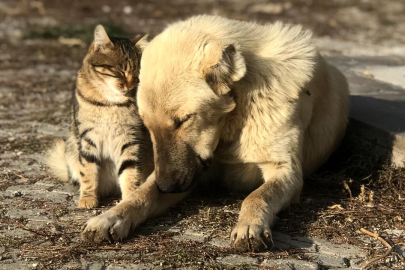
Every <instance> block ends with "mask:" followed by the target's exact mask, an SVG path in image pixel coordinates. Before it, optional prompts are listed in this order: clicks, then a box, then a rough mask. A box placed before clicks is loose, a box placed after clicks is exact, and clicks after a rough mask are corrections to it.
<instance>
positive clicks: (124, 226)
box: [82, 173, 189, 243]
mask: <svg viewBox="0 0 405 270" xmlns="http://www.w3.org/2000/svg"><path fill="white" fill-rule="evenodd" d="M188 194H189V192H185V193H174V194H167V193H160V192H159V191H158V189H157V186H156V183H155V174H154V173H152V174H151V175H150V176H149V177H148V179H147V181H146V182H145V183H144V184H143V185H141V186H140V187H139V188H138V189H137V190H136V191H135V192H133V193H130V194H129V195H128V196H126V197H125V199H123V200H122V201H121V202H120V203H119V204H118V205H116V206H114V207H113V208H111V209H110V210H108V211H107V212H105V213H103V214H101V215H99V216H96V217H93V218H91V219H90V220H89V221H88V222H87V224H86V226H85V229H84V231H83V232H82V239H83V240H85V241H89V242H96V243H99V242H101V241H105V240H106V241H113V240H114V241H118V240H122V239H124V238H126V237H127V236H128V234H129V232H130V229H131V228H135V227H136V226H138V225H139V224H141V223H142V222H144V221H145V220H146V219H147V218H149V217H151V216H155V215H158V214H160V213H162V212H163V211H164V210H166V209H167V208H169V207H170V206H172V205H174V204H176V203H177V202H179V201H180V200H182V199H183V198H184V197H186V196H187V195H188Z"/></svg>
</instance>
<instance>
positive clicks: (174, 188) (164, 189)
mask: <svg viewBox="0 0 405 270" xmlns="http://www.w3.org/2000/svg"><path fill="white" fill-rule="evenodd" d="M156 187H157V189H158V191H159V192H160V193H181V192H183V190H182V188H181V186H180V185H178V184H177V183H176V184H174V185H169V186H162V185H159V184H158V183H156Z"/></svg>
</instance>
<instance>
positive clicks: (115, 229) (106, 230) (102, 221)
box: [82, 211, 131, 243]
mask: <svg viewBox="0 0 405 270" xmlns="http://www.w3.org/2000/svg"><path fill="white" fill-rule="evenodd" d="M130 229H131V222H130V221H129V220H126V219H125V218H123V217H122V216H120V215H116V214H114V213H109V212H108V211H107V212H106V213H104V214H101V215H99V216H96V217H93V218H91V219H89V221H87V224H86V225H85V228H84V230H83V232H82V239H83V240H84V241H87V242H95V243H100V242H102V241H109V242H112V241H121V240H122V239H124V238H126V237H127V236H128V234H129V231H130Z"/></svg>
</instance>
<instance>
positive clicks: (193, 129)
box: [83, 15, 349, 251]
mask: <svg viewBox="0 0 405 270" xmlns="http://www.w3.org/2000/svg"><path fill="white" fill-rule="evenodd" d="M311 38H312V35H311V33H310V32H309V31H306V30H303V29H302V27H301V26H293V25H288V24H283V23H281V22H276V23H274V24H266V25H259V24H256V23H251V22H242V21H236V20H229V19H226V18H222V17H218V16H207V15H202V16H196V17H192V18H190V19H188V20H185V21H180V22H177V23H174V24H172V25H170V26H168V27H167V28H166V29H165V30H164V31H163V32H162V33H161V34H159V35H158V36H156V37H155V38H154V39H153V40H152V41H151V42H150V43H149V44H148V45H147V46H146V48H145V49H144V51H143V54H142V59H141V71H140V75H139V78H140V84H139V88H138V92H137V102H138V109H139V114H140V116H141V118H142V119H143V122H144V124H145V126H146V127H147V128H148V130H149V132H150V134H151V139H152V143H153V154H154V166H155V170H154V172H153V173H152V174H151V175H150V176H149V177H148V179H147V181H146V182H145V183H144V184H143V185H142V186H141V187H140V188H139V190H138V191H137V195H136V196H131V197H130V198H126V199H124V200H123V201H122V202H121V203H120V204H119V205H118V206H116V207H114V208H112V209H111V210H113V211H111V210H110V211H109V212H107V213H108V214H107V215H106V214H102V215H101V216H99V217H95V218H93V219H92V220H90V221H89V222H88V224H87V227H86V228H85V230H84V232H83V238H84V239H85V240H88V241H100V240H103V239H110V238H111V237H112V238H113V239H122V238H125V237H126V236H127V235H128V233H129V229H130V228H131V226H132V227H136V226H137V225H138V224H140V223H141V222H143V221H144V220H145V219H146V218H148V217H150V216H153V215H156V214H159V213H161V212H162V211H164V210H165V209H167V208H168V207H169V206H171V205H173V204H175V203H177V202H179V201H180V200H181V199H183V198H184V197H185V196H187V194H188V193H190V190H192V187H193V186H194V184H195V183H196V182H197V181H202V179H203V178H208V179H214V180H215V181H216V182H220V183H222V184H224V185H225V186H229V187H232V188H234V189H235V188H236V189H237V190H244V191H248V192H250V194H249V195H248V196H247V197H246V199H245V200H244V201H243V203H242V206H241V210H240V214H239V218H238V221H237V224H236V225H235V227H234V229H233V230H232V232H231V236H230V237H231V244H232V246H233V247H235V248H236V249H238V250H241V251H261V250H264V249H270V248H271V247H272V246H273V241H272V235H271V229H270V226H271V225H272V223H273V222H274V219H275V216H276V214H277V213H278V212H279V211H281V210H282V209H284V208H286V207H288V206H289V205H290V204H291V203H298V201H299V197H300V192H301V189H302V186H303V179H304V178H305V177H306V176H308V175H309V174H311V173H312V172H313V171H314V170H316V169H317V168H318V167H319V166H321V165H322V164H323V163H324V162H325V161H326V160H327V159H328V157H329V156H330V155H331V153H332V152H333V151H334V150H335V149H336V148H337V146H338V145H339V143H340V141H341V139H342V138H343V136H344V133H345V129H346V126H347V122H348V120H347V119H348V93H349V91H348V85H347V82H346V79H345V77H344V76H343V75H342V73H341V72H339V71H338V70H337V69H336V68H334V67H332V66H330V65H329V64H327V63H326V62H325V60H324V59H323V58H322V56H321V55H320V54H319V53H318V52H317V51H316V48H315V47H314V45H313V44H312V42H311ZM204 171H206V172H204ZM103 215H104V216H103Z"/></svg>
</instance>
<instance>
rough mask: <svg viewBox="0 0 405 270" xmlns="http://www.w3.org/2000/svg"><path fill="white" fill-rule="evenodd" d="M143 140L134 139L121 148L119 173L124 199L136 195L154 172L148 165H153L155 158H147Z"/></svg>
mask: <svg viewBox="0 0 405 270" xmlns="http://www.w3.org/2000/svg"><path fill="white" fill-rule="evenodd" d="M142 139H144V138H138V139H136V138H133V139H132V140H131V141H129V142H126V143H125V144H123V145H122V147H121V152H120V157H119V163H118V166H117V173H118V181H119V185H120V188H121V194H122V199H125V198H126V197H128V196H129V195H130V194H132V193H134V192H135V191H136V190H137V189H138V188H139V187H140V185H141V184H143V183H144V182H145V181H146V179H147V177H148V176H149V175H150V174H151V173H152V171H153V169H151V168H149V167H150V166H147V164H146V163H147V162H152V163H153V158H150V157H148V156H145V151H144V149H143V148H145V145H144V142H143V140H142Z"/></svg>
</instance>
